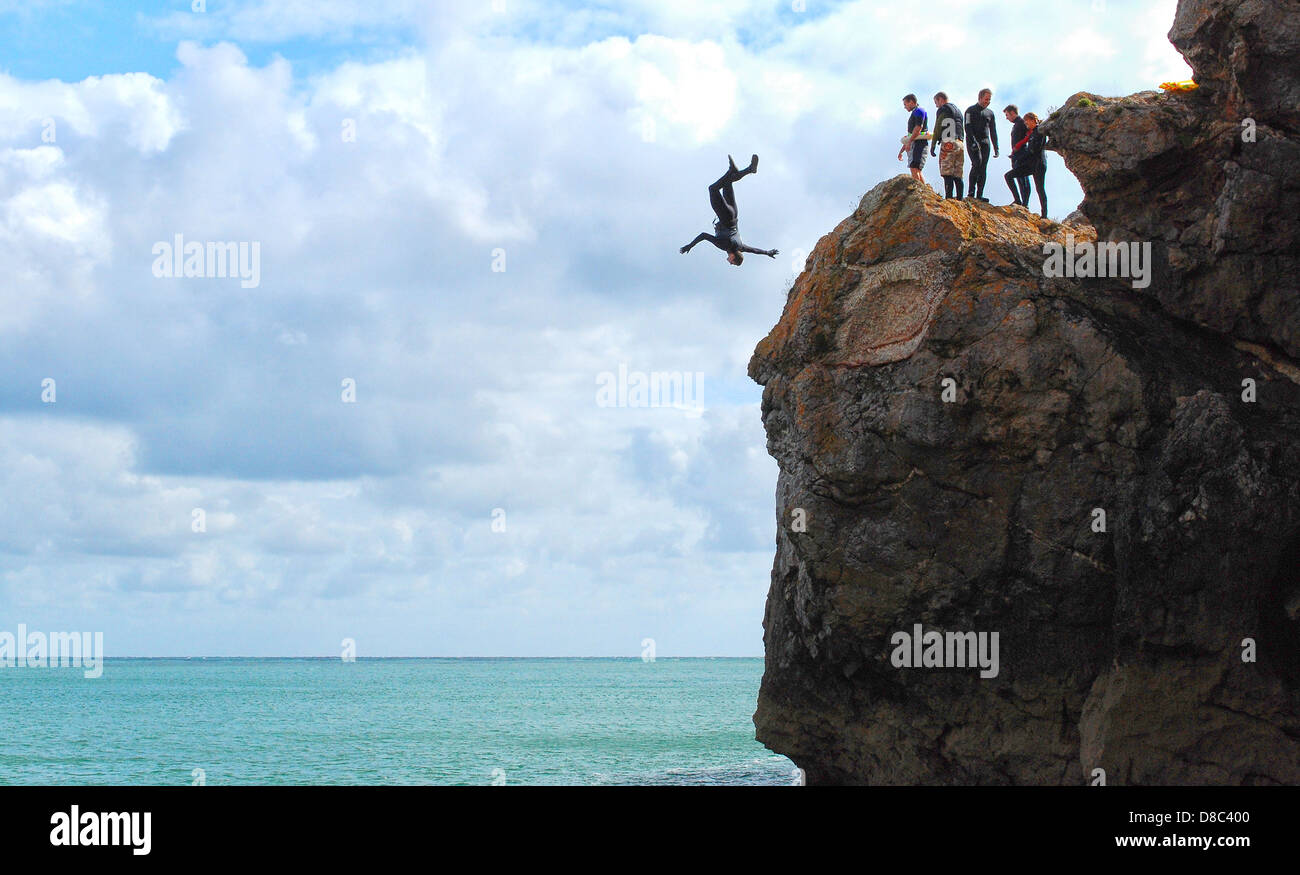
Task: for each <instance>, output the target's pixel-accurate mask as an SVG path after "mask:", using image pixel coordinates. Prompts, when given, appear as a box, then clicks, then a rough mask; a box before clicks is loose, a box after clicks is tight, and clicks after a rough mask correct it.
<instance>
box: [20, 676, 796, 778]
mask: <svg viewBox="0 0 1300 875" xmlns="http://www.w3.org/2000/svg"><path fill="white" fill-rule="evenodd" d="M762 673H763V660H762V659H663V658H660V659H656V660H654V661H653V662H643V661H642V660H641V659H639V658H632V659H357V660H356V661H355V662H343V661H342V660H340V659H338V658H334V659H214V658H208V659H108V660H106V661H105V664H104V669H103V675H102V676H101V677H98V678H86V677H84V676H83V671H82V669H80V668H67V667H65V668H33V667H12V666H11V667H8V668H0V715H3V716H0V727H3V732H2V733H0V783H3V784H74V785H75V784H109V785H185V784H196V783H202V784H207V785H220V784H245V785H248V784H325V785H328V784H379V785H388V784H422V785H432V784H437V785H442V784H452V785H491V784H497V785H502V784H506V785H510V784H565V785H599V784H654V785H692V784H729V785H752V784H766V785H773V784H791V783H795V781H796V772H795V768H794V765H793V763H791V762H790V761H789V760H788V759H786V758H785V757H782V756H777V755H775V754H772V753H771V752H770V751H768V750H767V749H766V748H764V747H763V746H762V745H761V744H759V743H758V742H757V741H755V740H754V726H753V723H752V722H751V716H752V715H753V712H754V705H755V700H756V698H757V695H758V685H759V679H760V678H761V676H762Z"/></svg>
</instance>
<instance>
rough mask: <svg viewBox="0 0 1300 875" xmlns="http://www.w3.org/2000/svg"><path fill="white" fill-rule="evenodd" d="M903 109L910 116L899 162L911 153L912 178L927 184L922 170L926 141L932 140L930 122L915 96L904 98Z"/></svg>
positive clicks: (910, 167) (909, 167) (899, 153)
mask: <svg viewBox="0 0 1300 875" xmlns="http://www.w3.org/2000/svg"><path fill="white" fill-rule="evenodd" d="M903 108H904V109H906V110H907V111H908V112H909V113H910V115H908V117H907V136H906V137H904V138H903V148H901V149H899V150H898V160H899V161H902V160H903V156H904V155H905V154H908V153H910V155H911V157H910V158H909V160H908V162H907V167H908V169H909V170H911V171H912V178H913V179H915V180H916V181H917V182H925V177H923V176H922V175H921V168H922V167H924V166H925V141H926V140H928V139H930V135H929V132H928V130H927V129H928V127H929V124H930V120H929V117H928V116H926V114H925V110H923V109H921V107H920V105H919V104H918V102H917V99H916V95H915V94H909V95H907V96H906V97H904V98H903Z"/></svg>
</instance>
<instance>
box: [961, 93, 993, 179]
mask: <svg viewBox="0 0 1300 875" xmlns="http://www.w3.org/2000/svg"><path fill="white" fill-rule="evenodd" d="M992 100H993V92H992V91H991V90H990V89H988V88H984V89H981V90H980V95H979V100H977V101H976V102H975V103H973V104H971V105H970V106H969V107H967V108H966V154H968V155H970V196H971V197H973V198H974V199H975V200H978V201H983V202H984V203H988V202H989V199H988V198H986V197H985V196H984V183H985V182H986V181H987V180H988V170H989V148H990V143H989V140H990V138H991V139H992V141H993V142H992V144H991V147H992V149H993V157H994V158H996V157H998V128H997V125H996V124H995V123H994V122H995V119H994V117H993V110H991V109H989V103H990V102H991V101H992Z"/></svg>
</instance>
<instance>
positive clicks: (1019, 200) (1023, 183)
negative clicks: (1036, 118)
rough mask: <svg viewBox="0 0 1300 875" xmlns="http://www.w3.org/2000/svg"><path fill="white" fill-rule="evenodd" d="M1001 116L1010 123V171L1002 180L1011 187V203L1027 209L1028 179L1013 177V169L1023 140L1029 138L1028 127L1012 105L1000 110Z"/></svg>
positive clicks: (1018, 111)
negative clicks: (1017, 184) (1013, 181)
mask: <svg viewBox="0 0 1300 875" xmlns="http://www.w3.org/2000/svg"><path fill="white" fill-rule="evenodd" d="M1002 114H1003V115H1005V116H1006V117H1007V121H1009V122H1011V171H1012V172H1011V173H1008V174H1007V175H1006V176H1005V177H1003V178H1004V179H1006V180H1007V185H1010V186H1011V201H1012V203H1015V204H1019V205H1020V206H1022V207H1027V206H1029V178H1028V177H1026V176H1015V169H1016V152H1017V151H1018V150H1019V149H1021V148H1023V147H1024V144H1025V138H1026V137H1028V136H1029V126H1028V125H1026V124H1025V120H1024V119H1022V118H1021V117H1020V110H1019V109H1018V108H1017V107H1016V105H1015V104H1014V103H1008V104H1007V106H1006V109H1004V110H1002ZM1012 179H1015V180H1016V182H1017V183H1019V188H1017V186H1016V184H1015V183H1012V181H1011V180H1012Z"/></svg>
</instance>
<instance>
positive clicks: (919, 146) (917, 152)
mask: <svg viewBox="0 0 1300 875" xmlns="http://www.w3.org/2000/svg"><path fill="white" fill-rule="evenodd" d="M928 145H929V143H928V142H927V141H926V140H917V141H916V142H914V143H913V144H912V159H911V160H910V161H908V162H907V166H908V167H915V168H916V169H917V170H920V169H921V168H922V167H924V166H925V150H926V147H927V146H928Z"/></svg>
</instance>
